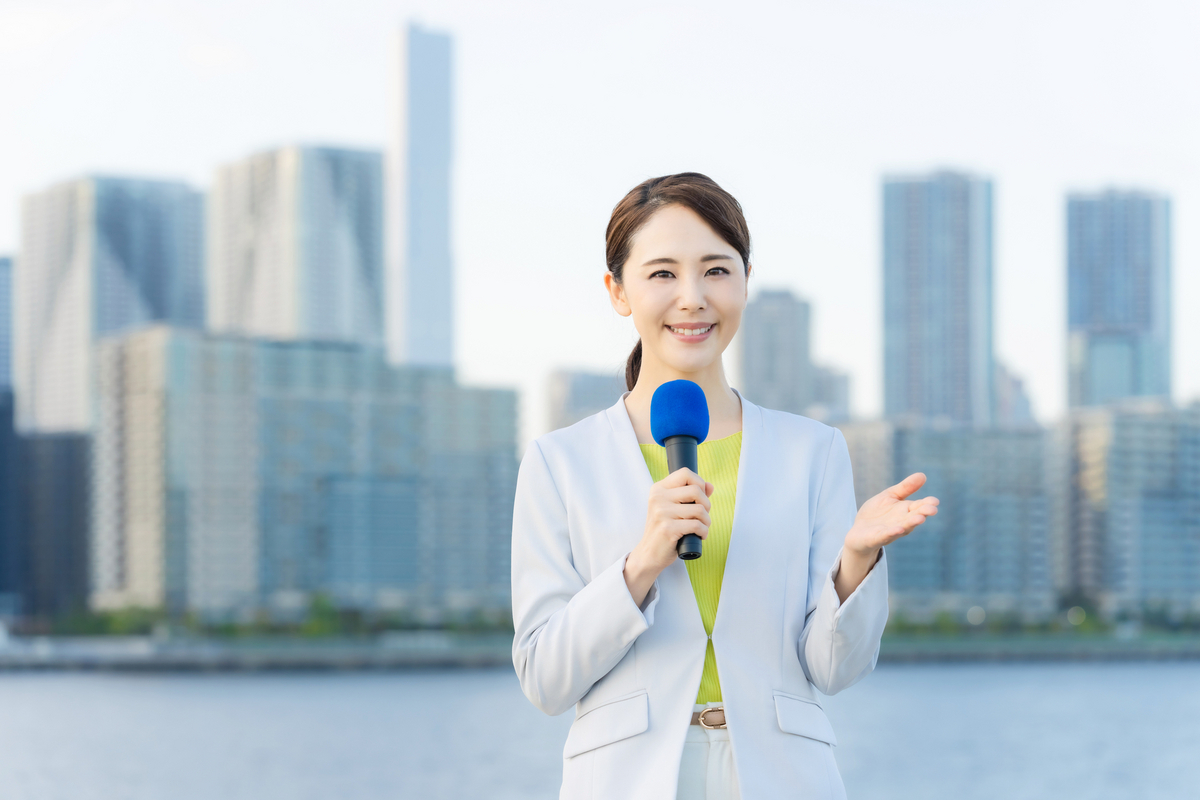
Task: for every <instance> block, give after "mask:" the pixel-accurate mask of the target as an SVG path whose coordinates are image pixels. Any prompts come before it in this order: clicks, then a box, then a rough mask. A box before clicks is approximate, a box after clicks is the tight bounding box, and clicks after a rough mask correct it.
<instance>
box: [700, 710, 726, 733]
mask: <svg viewBox="0 0 1200 800" xmlns="http://www.w3.org/2000/svg"><path fill="white" fill-rule="evenodd" d="M710 711H720V712H721V716H722V717H723V716H725V707H724V706H713V707H712V708H706V709H704V710H703V711H701V712H700V727H701V728H704V729H706V730H710V731H717V730H723V729H724V728H726V727H727V725H726V723H725V722H722V723H721V724H719V725H709V724H708V722H706V721H705V719H704V716H705V715H706V714H707V713H708V712H710Z"/></svg>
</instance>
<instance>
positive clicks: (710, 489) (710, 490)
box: [704, 481, 717, 497]
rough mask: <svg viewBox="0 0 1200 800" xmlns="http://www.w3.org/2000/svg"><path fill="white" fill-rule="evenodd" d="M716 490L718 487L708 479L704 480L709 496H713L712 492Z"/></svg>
mask: <svg viewBox="0 0 1200 800" xmlns="http://www.w3.org/2000/svg"><path fill="white" fill-rule="evenodd" d="M716 490H717V487H715V486H713V485H712V484H711V483H709V482H708V481H705V482H704V493H705V494H706V495H708V496H709V497H712V493H713V492H715V491H716Z"/></svg>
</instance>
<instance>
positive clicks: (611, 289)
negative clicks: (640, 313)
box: [604, 272, 633, 317]
mask: <svg viewBox="0 0 1200 800" xmlns="http://www.w3.org/2000/svg"><path fill="white" fill-rule="evenodd" d="M604 288H605V289H607V290H608V302H610V303H612V307H613V310H614V311H616V312H617V313H618V314H620V315H621V316H622V317H628V316H629V315H630V314H632V313H633V309H632V308H630V307H629V301H628V300H626V299H625V287H624V286H622V285H621V284H619V283H617V281H616V279H615V278H614V277H613V274H612V273H611V272H606V273H604Z"/></svg>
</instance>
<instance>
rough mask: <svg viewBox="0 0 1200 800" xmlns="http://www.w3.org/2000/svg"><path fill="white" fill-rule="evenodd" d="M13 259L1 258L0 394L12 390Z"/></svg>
mask: <svg viewBox="0 0 1200 800" xmlns="http://www.w3.org/2000/svg"><path fill="white" fill-rule="evenodd" d="M12 342H13V304H12V259H11V258H0V392H2V391H4V390H6V389H11V388H12Z"/></svg>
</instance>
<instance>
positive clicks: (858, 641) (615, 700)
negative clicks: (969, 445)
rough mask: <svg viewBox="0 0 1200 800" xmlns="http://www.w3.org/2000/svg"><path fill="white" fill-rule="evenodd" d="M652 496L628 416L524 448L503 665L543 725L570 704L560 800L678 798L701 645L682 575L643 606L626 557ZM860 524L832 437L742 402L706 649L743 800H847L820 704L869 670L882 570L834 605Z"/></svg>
mask: <svg viewBox="0 0 1200 800" xmlns="http://www.w3.org/2000/svg"><path fill="white" fill-rule="evenodd" d="M651 485H652V480H651V477H650V472H649V470H648V469H647V468H646V462H645V460H644V459H643V457H642V452H641V449H640V448H639V447H638V442H637V436H636V435H635V434H634V431H633V426H632V424H631V423H630V421H629V415H628V413H627V412H626V410H625V403H624V397H622V398H621V400H619V401H618V402H617V403H616V404H615V405H613V406H612V407H611V408H609V409H608V410H607V411H603V412H601V413H599V414H596V415H594V416H592V417H589V418H587V419H585V420H583V421H582V422H580V423H578V424H576V425H573V426H571V427H570V428H565V429H563V430H558V431H554V432H553V433H549V434H546V435H545V436H542V437H540V438H539V439H537V440H536V441H534V442H533V443H532V444H531V445H530V446H529V449H528V451H527V452H526V453H525V457H524V459H523V460H522V462H521V469H520V473H519V476H518V478H517V496H516V507H515V510H514V516H513V540H512V547H513V554H512V587H513V622H514V625H515V628H516V636H515V639H514V641H513V664H514V665H515V667H516V670H517V675H518V677H519V678H520V681H521V688H522V689H523V690H524V692H525V695H526V696H527V697H528V698H529V699H530V701H531V702H532V703H533V704H534V705H536V706H537V707H538V708H540V709H541V710H542V711H544V712H546V713H547V714H561V713H563V712H564V711H566V710H567V709H569V708H570V707H571V706H575V722H574V724H572V726H571V731H570V733H569V735H568V736H567V742H566V747H565V748H564V749H563V784H562V790H561V794H560V796H561V797H562V798H569V799H570V800H585V798H603V799H604V800H630V799H631V798H636V799H637V800H642V799H643V798H644V800H674V798H675V795H676V782H677V780H678V777H679V762H680V757H681V755H682V753H683V742H684V737H685V735H686V733H687V729H688V725H689V723H690V720H691V715H692V710H693V706H694V703H695V699H696V692H697V690H698V688H699V685H700V673H701V671H702V670H703V667H704V653H705V650H706V648H707V638H708V637H707V635H706V634H705V632H704V624H703V623H702V622H701V620H700V611H699V608H698V607H697V605H696V597H695V594H694V593H693V591H692V586H691V583H690V581H689V579H688V574H687V570H686V569H685V567H684V565H683V562H681V561H677V562H675V563H674V564H672V565H671V566H670V567H668V568H667V569H666V570H664V571H663V572H662V574H661V575H660V576H659V578H658V580H657V581H656V582H655V584H654V587H653V588H652V589H651V590H650V594H649V595H648V597H647V600H646V602H645V603H644V607H645V608H644V610H640V609H639V608H638V606H637V605H636V604H635V603H634V602H633V598H632V597H631V596H630V594H629V589H628V588H627V587H626V585H625V579H624V576H623V571H624V569H625V559H626V557H627V556H628V555H629V552H630V551H631V550H632V549H633V547H634V546H635V545H636V544H637V543H638V541H639V540H640V539H641V537H642V533H643V531H644V529H645V524H646V507H647V502H648V497H649V490H650V487H651ZM855 513H856V507H855V501H854V481H853V478H852V476H851V472H850V456H849V453H848V452H847V449H846V442H845V439H844V438H843V437H842V434H841V432H840V431H838V430H836V429H834V428H830V427H828V426H826V425H822V424H820V423H819V422H815V421H813V420H811V419H807V418H805V417H799V416H796V415H794V414H786V413H783V412H780V411H770V410H767V409H763V408H759V407H758V406H756V405H754V404H753V403H750V402H748V401H747V400H745V399H744V398H743V399H742V454H741V462H740V465H739V468H738V487H737V506H736V508H735V509H734V518H733V533H732V536H731V538H730V545H729V558H728V561H727V563H726V566H725V577H724V580H723V582H722V586H721V598H720V602H719V605H718V608H717V617H716V622H715V623H714V626H713V635H712V640H713V648H714V650H715V652H716V657H717V669H718V672H719V674H720V676H721V694H722V697H723V698H724V702H725V706H726V720H727V721H728V726H729V735H730V739H731V741H732V745H733V753H734V760H735V763H736V766H737V775H738V781H739V784H740V789H741V796H742V798H743V800H780V798H788V797H797V798H799V797H804V798H842V797H844V796H845V790H844V788H843V786H842V780H841V777H840V775H839V774H838V770H837V765H836V763H835V762H834V759H833V754H832V751H831V745H833V744H835V743H836V740H835V737H834V734H833V730H832V728H831V727H830V724H829V720H828V719H827V718H826V717H825V713H824V711H822V709H821V705H820V699H819V697H818V695H817V692H818V691H820V692H822V693H824V694H834V693H836V692H840V691H841V690H842V689H845V688H846V687H847V686H850V685H851V684H853V683H855V682H856V681H858V680H859V679H861V678H862V677H863V676H865V675H866V674H867V673H869V672H870V671H871V670H872V669H873V668H874V666H875V661H876V658H877V657H878V654H879V638H880V636H881V635H882V633H883V628H884V625H885V623H886V622H887V614H888V605H887V595H888V592H887V562H886V560H885V558H884V557H882V556H881V558H880V560H879V561H878V562H877V563H876V564H875V567H874V568H873V569H872V570H871V572H870V573H868V575H867V577H866V579H865V580H864V581H863V582H862V584H861V585H859V587H858V589H857V590H856V591H855V592H854V593H853V594H852V595H851V596H850V597H849V598H847V600H846V602H845V603H839V601H838V596H837V593H836V592H835V591H834V588H833V576H834V575H835V574H836V570H837V568H838V564H839V562H840V554H841V546H842V541H843V539H844V538H845V535H846V532H847V531H848V530H849V529H850V526H851V525H852V524H853V522H854V516H855Z"/></svg>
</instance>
